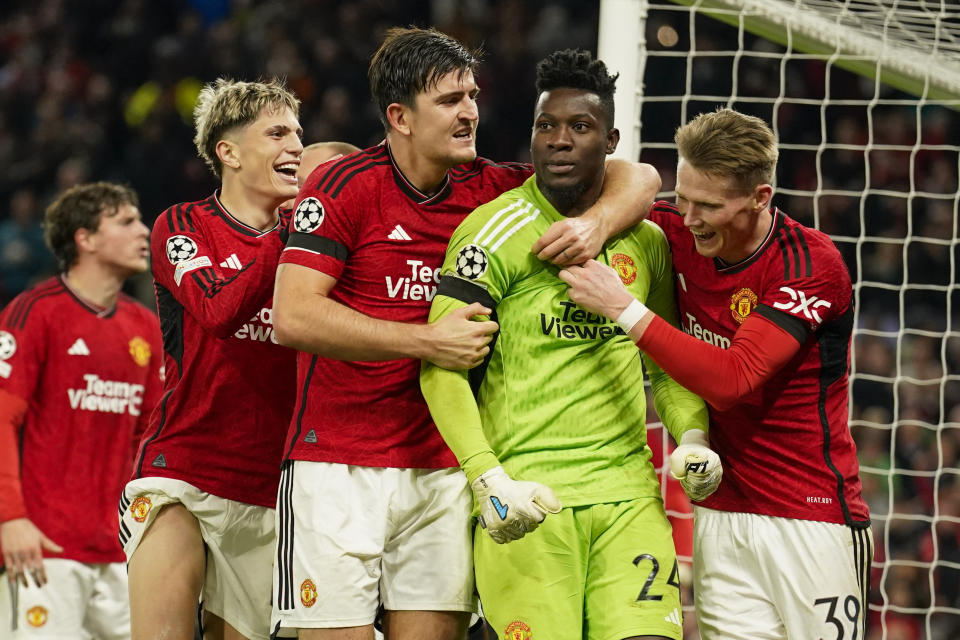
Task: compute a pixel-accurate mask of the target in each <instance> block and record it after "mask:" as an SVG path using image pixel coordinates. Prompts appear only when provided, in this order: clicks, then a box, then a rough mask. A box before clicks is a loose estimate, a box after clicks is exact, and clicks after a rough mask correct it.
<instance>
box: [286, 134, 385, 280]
mask: <svg viewBox="0 0 960 640" xmlns="http://www.w3.org/2000/svg"><path fill="white" fill-rule="evenodd" d="M371 153H372V154H373V155H370V154H371ZM381 156H382V159H381ZM386 158H387V151H386V148H384V147H381V148H379V149H378V148H372V149H368V150H367V151H364V152H361V153H360V154H354V155H350V156H347V157H345V158H340V159H339V160H335V161H333V162H331V163H326V164H322V165H320V166H319V167H317V169H316V170H315V171H314V172H313V173H311V174H310V177H309V178H308V179H307V181H306V182H305V183H304V184H303V187H302V188H301V189H300V193H299V194H298V195H297V202H296V208H295V209H294V211H293V218H292V219H291V221H290V238H289V240H287V246H286V248H285V249H284V251H283V255H282V256H281V257H280V263H281V264H296V265H300V266H301V267H307V268H308V269H313V270H314V271H320V272H322V273H325V274H327V275H328V276H330V277H332V278H335V279H339V278H340V276H341V275H342V274H343V269H344V266H345V263H346V260H347V257H348V256H349V255H350V253H351V252H352V251H353V248H354V247H355V246H356V244H357V237H358V231H359V228H358V225H357V222H358V221H359V220H362V219H367V218H368V217H369V216H370V215H372V213H371V211H372V210H373V209H375V206H376V205H375V198H377V197H378V196H377V195H376V194H377V189H376V187H375V185H376V183H377V181H378V180H379V177H380V172H379V171H378V170H377V167H378V166H380V165H381V164H382V163H383V161H386V162H389V160H386Z"/></svg>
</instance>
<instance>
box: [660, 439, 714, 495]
mask: <svg viewBox="0 0 960 640" xmlns="http://www.w3.org/2000/svg"><path fill="white" fill-rule="evenodd" d="M670 475H672V476H673V477H674V478H676V479H677V480H679V481H680V486H682V487H683V490H684V491H685V492H686V493H687V496H688V497H689V498H690V499H691V500H695V501H697V502H699V501H700V500H704V499H705V498H706V497H707V496H709V495H710V494H711V493H713V492H714V491H716V490H717V487H718V486H719V485H720V478H721V477H722V476H723V465H721V464H720V456H718V455H717V454H716V453H715V452H714V451H713V449H711V448H710V442H709V441H708V440H707V434H705V433H704V432H703V431H700V430H699V429H690V430H689V431H687V432H686V433H684V434H683V436H682V437H681V438H680V444H679V446H678V447H677V448H676V449H674V450H673V453H671V454H670Z"/></svg>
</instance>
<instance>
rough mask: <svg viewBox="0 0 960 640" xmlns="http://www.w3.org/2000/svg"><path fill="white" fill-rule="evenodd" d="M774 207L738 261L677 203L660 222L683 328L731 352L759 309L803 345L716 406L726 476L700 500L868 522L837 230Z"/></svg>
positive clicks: (713, 428) (717, 441)
mask: <svg viewBox="0 0 960 640" xmlns="http://www.w3.org/2000/svg"><path fill="white" fill-rule="evenodd" d="M772 213H773V224H772V226H771V229H770V233H769V234H768V236H767V238H766V239H765V240H764V242H763V244H762V245H761V246H760V247H759V248H758V249H757V250H756V251H755V252H754V254H753V255H751V256H750V257H748V258H747V259H745V260H743V261H741V262H739V263H737V264H734V265H728V264H726V263H724V262H723V261H721V260H719V259H708V258H705V257H703V256H701V255H700V254H698V253H697V250H696V247H695V246H694V239H693V235H692V234H691V233H690V231H689V230H687V229H686V228H684V226H683V218H682V217H681V216H680V215H679V214H678V213H677V210H676V209H675V208H674V207H673V205H671V204H668V203H665V202H660V203H657V204H656V205H655V206H654V211H653V213H652V214H651V217H650V219H651V220H653V221H655V222H657V223H658V224H660V225H661V226H662V227H663V229H664V231H665V232H666V234H667V238H668V239H669V241H670V247H671V249H672V250H673V263H674V269H675V271H676V274H677V299H678V306H679V310H680V322H681V325H682V327H683V330H684V331H685V332H687V333H688V334H690V335H692V336H694V337H695V338H697V339H700V340H703V341H704V342H707V343H709V344H712V345H715V346H717V347H720V348H723V349H725V348H728V347H729V346H730V344H731V340H732V338H733V334H734V333H735V332H736V330H737V327H739V326H740V324H741V323H743V322H744V320H745V319H746V318H747V316H749V315H750V314H751V313H758V314H761V315H762V316H763V317H764V318H765V319H767V320H769V321H770V322H773V323H774V324H776V325H777V326H779V327H781V328H782V329H783V330H784V331H787V332H788V333H790V334H791V335H793V337H795V338H796V339H797V341H798V342H799V343H800V344H801V345H802V346H801V348H800V351H799V352H798V353H797V355H796V356H795V357H794V358H793V360H791V361H790V362H788V363H787V364H786V366H784V367H783V368H782V369H780V370H779V371H778V372H777V373H775V374H774V375H773V377H772V378H771V379H770V380H768V381H767V383H766V384H764V385H763V386H761V387H760V388H758V389H757V390H756V391H754V392H752V393H750V394H748V395H747V396H746V397H744V398H742V399H741V400H740V402H739V403H738V404H737V405H736V406H734V407H733V408H731V409H729V410H727V411H720V410H717V409H713V408H712V409H711V410H710V444H711V447H712V448H713V449H714V450H715V451H716V452H717V453H718V454H719V455H720V458H721V460H722V461H723V481H722V482H721V483H720V488H719V489H718V490H717V492H716V493H714V494H713V495H712V496H710V497H709V498H707V499H706V500H705V501H704V502H702V503H701V504H702V505H703V506H705V507H709V508H711V509H719V510H723V511H737V512H746V513H759V514H763V515H770V516H781V517H787V518H800V519H804V520H818V521H824V522H834V523H847V524H853V523H861V524H862V523H864V522H866V521H867V520H868V519H869V513H868V510H867V506H866V504H865V503H864V501H863V498H862V497H861V491H860V478H859V475H858V473H859V465H858V463H857V455H856V448H855V445H854V443H853V438H852V437H851V435H850V430H849V428H848V426H847V411H848V406H847V401H848V397H847V395H848V394H847V369H848V366H849V355H850V336H851V331H852V327H853V300H852V296H851V293H852V289H851V284H850V276H849V274H848V272H847V269H846V266H845V265H844V263H843V259H842V258H841V257H840V253H839V252H838V251H837V249H836V247H834V245H833V243H832V242H831V240H830V238H829V237H827V236H826V235H824V234H823V233H821V232H819V231H816V230H814V229H810V228H807V227H804V226H803V225H801V224H799V223H797V222H796V221H794V220H792V219H790V218H789V217H788V216H787V215H786V214H785V213H783V212H782V211H779V210H777V209H774V210H773V211H772ZM717 384H723V381H721V380H718V381H717Z"/></svg>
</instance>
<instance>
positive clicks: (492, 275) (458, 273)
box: [421, 177, 707, 507]
mask: <svg viewBox="0 0 960 640" xmlns="http://www.w3.org/2000/svg"><path fill="white" fill-rule="evenodd" d="M562 219H563V216H562V215H561V214H559V213H558V212H557V211H556V209H555V208H554V207H553V205H551V204H550V203H549V201H548V200H547V199H546V198H545V197H544V196H543V195H542V194H541V193H540V191H539V189H538V188H537V186H536V178H535V177H531V178H530V179H528V180H527V181H526V182H525V183H524V184H523V185H522V186H520V187H518V188H516V189H513V190H511V191H508V192H506V193H504V194H503V195H501V196H500V197H499V198H497V199H496V200H493V201H492V202H489V203H487V204H485V205H483V206H481V207H479V208H478V209H476V210H475V211H474V212H473V213H471V214H470V215H469V216H468V217H467V218H466V219H465V220H464V221H463V223H462V224H461V225H460V226H459V227H458V228H457V230H456V231H455V232H454V234H453V237H452V238H451V240H450V244H449V246H448V247H447V254H446V259H445V260H444V264H443V268H442V271H441V280H440V285H439V288H438V292H437V296H436V298H435V299H434V300H433V304H432V307H431V310H430V321H431V322H433V321H436V320H437V319H439V318H441V317H442V316H444V315H446V314H448V313H450V312H451V311H453V310H454V309H456V308H459V307H463V306H465V305H467V304H469V303H471V302H483V303H484V304H486V306H488V307H490V308H491V309H494V313H493V314H492V318H493V319H494V320H496V321H497V322H498V323H499V325H500V330H499V332H498V333H497V334H496V336H495V342H494V343H492V344H491V354H490V356H489V357H488V358H487V359H486V361H485V362H484V364H483V365H481V366H480V367H477V368H476V369H473V370H472V371H470V372H454V371H447V370H445V369H441V368H439V367H436V366H434V365H431V364H429V363H425V364H424V368H423V372H422V375H421V387H422V389H423V392H424V397H425V398H426V399H427V402H428V404H429V405H430V409H431V413H432V414H433V417H434V420H435V422H436V423H437V426H438V428H439V429H440V432H441V433H442V434H443V436H444V439H445V440H446V441H447V444H448V445H449V446H450V448H451V449H452V450H453V452H454V454H456V455H457V459H458V460H459V461H460V464H461V466H463V468H464V470H465V472H466V473H467V476H468V478H469V479H470V481H473V480H474V479H475V478H476V477H477V476H478V475H480V474H481V473H483V472H484V471H486V470H488V469H490V468H492V467H494V466H496V465H497V464H502V466H503V468H504V469H505V470H506V471H507V473H509V474H510V475H511V476H512V477H513V478H515V479H518V480H534V481H536V482H541V483H543V484H546V485H548V486H550V487H551V488H552V489H553V490H554V491H555V492H556V493H557V495H558V497H559V498H560V499H561V500H562V502H563V504H564V506H568V507H572V506H578V505H586V504H596V503H601V502H615V501H621V500H629V499H635V498H643V497H659V496H660V487H659V483H658V482H657V478H656V473H655V471H654V468H653V465H652V464H651V463H650V458H651V452H650V448H649V447H648V446H647V438H646V425H645V423H646V414H647V411H646V397H645V392H644V387H643V369H642V365H641V354H640V352H639V351H638V350H637V347H636V346H635V345H634V344H633V342H632V341H631V340H630V338H629V337H628V336H626V335H625V334H624V332H623V331H622V330H621V329H620V328H619V327H618V326H617V325H616V324H615V323H613V322H611V321H609V320H607V319H606V318H604V317H602V316H597V315H594V314H591V313H588V312H586V311H585V310H583V309H581V308H579V307H578V306H577V305H576V304H575V303H573V302H572V301H571V300H570V299H569V297H568V296H567V285H566V284H565V283H564V282H563V281H562V280H560V279H559V277H558V276H557V273H558V271H559V269H558V268H557V267H556V266H554V265H552V264H550V263H547V262H543V261H541V260H538V259H537V257H536V256H535V255H534V254H532V253H531V251H530V249H531V247H532V246H533V243H534V241H536V240H537V238H539V237H540V236H541V235H542V234H543V233H544V232H545V231H546V230H547V228H548V227H549V226H550V225H551V224H552V223H554V222H556V221H558V220H562ZM597 260H599V261H601V262H603V263H605V264H608V265H610V266H612V267H613V268H614V269H616V270H617V272H618V273H619V275H620V278H621V279H622V281H623V282H624V284H626V286H627V287H628V289H629V290H630V292H631V293H632V294H633V295H634V296H635V297H636V298H638V299H639V300H641V301H645V303H646V305H647V306H648V307H649V308H650V309H651V310H652V311H654V312H656V313H657V314H658V315H659V316H661V317H662V318H666V319H673V320H675V318H676V309H675V306H674V294H673V279H672V264H671V259H670V249H669V246H668V244H667V241H666V238H665V236H664V234H663V232H662V231H661V230H660V228H659V227H657V226H656V225H655V224H653V223H652V222H644V223H641V224H639V225H637V226H636V227H634V228H633V229H631V230H629V231H627V232H624V233H622V234H620V235H618V236H615V237H614V238H611V239H610V240H609V241H608V242H607V244H606V246H605V247H604V250H603V252H602V254H601V255H599V256H597ZM646 366H647V371H648V372H649V375H650V379H651V385H652V389H653V395H654V404H655V406H656V408H657V411H658V413H659V415H660V417H661V419H662V420H663V421H664V423H665V424H666V426H667V428H668V429H669V430H670V431H671V433H672V434H673V435H674V437H675V438H677V439H679V437H680V435H681V434H682V433H683V432H684V431H686V430H687V429H689V428H691V427H694V428H699V429H703V430H706V428H707V412H706V407H705V405H704V404H703V401H702V400H700V399H699V398H698V397H697V396H695V395H693V394H692V393H690V392H689V391H687V390H686V389H684V388H683V387H681V386H679V385H678V384H677V383H675V382H674V381H673V380H671V379H670V378H669V377H668V376H666V374H664V373H663V371H662V370H661V369H660V368H659V367H658V366H656V365H655V364H654V363H652V362H651V361H649V360H647V361H646Z"/></svg>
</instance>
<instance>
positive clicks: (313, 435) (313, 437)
mask: <svg viewBox="0 0 960 640" xmlns="http://www.w3.org/2000/svg"><path fill="white" fill-rule="evenodd" d="M303 441H304V442H316V441H317V432H316V431H314V430H313V429H310V431H308V432H307V435H305V436H303Z"/></svg>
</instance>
